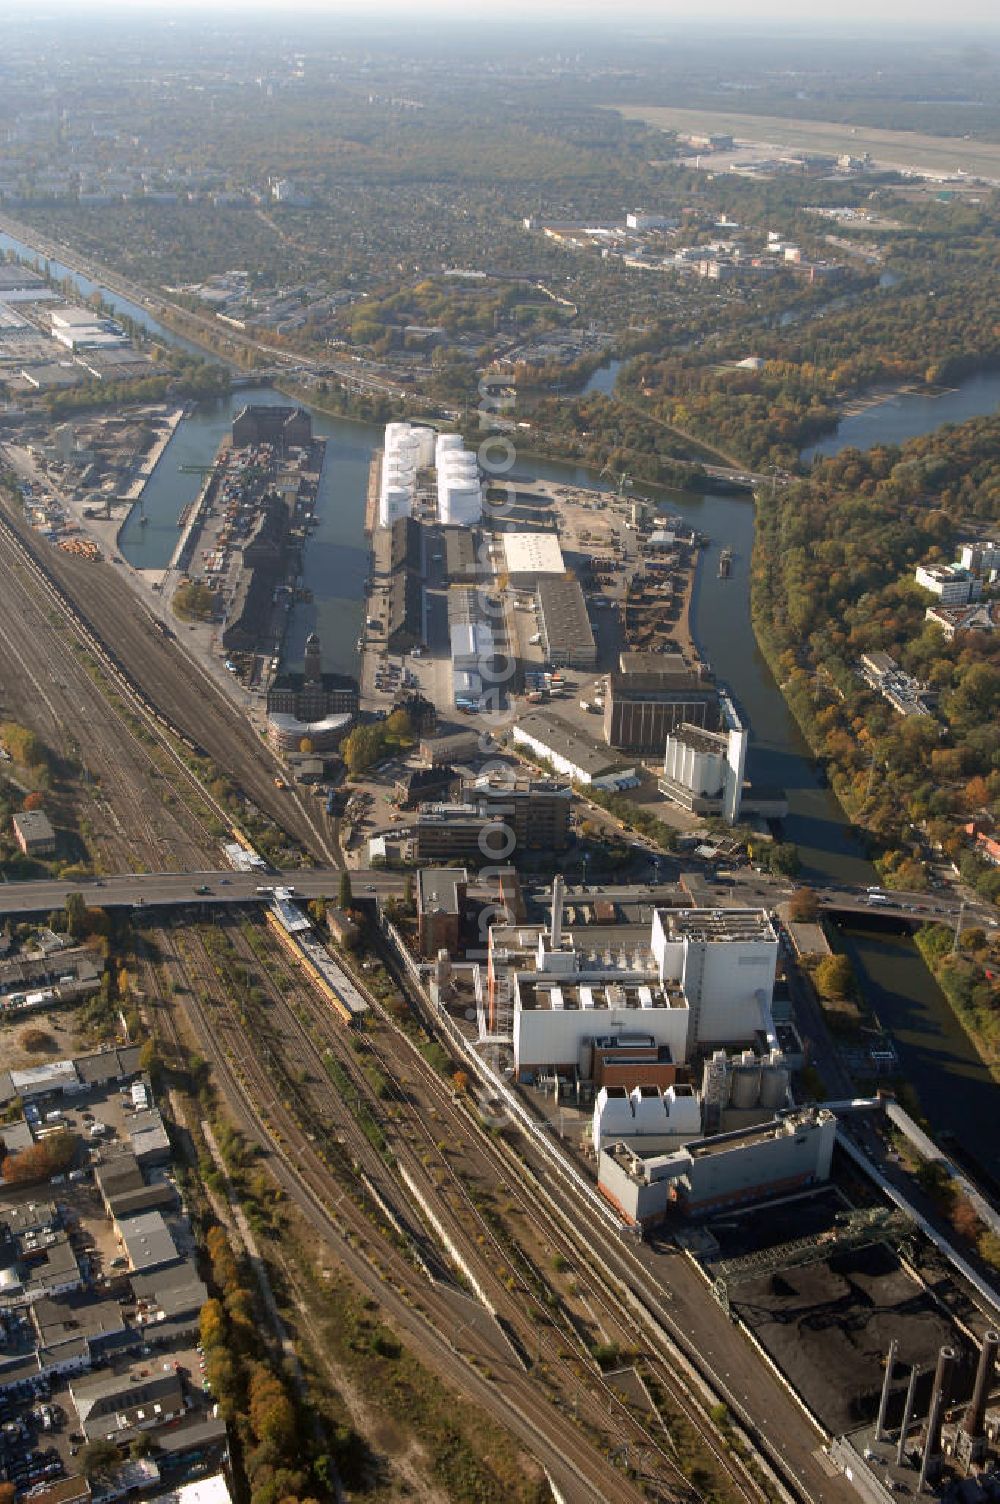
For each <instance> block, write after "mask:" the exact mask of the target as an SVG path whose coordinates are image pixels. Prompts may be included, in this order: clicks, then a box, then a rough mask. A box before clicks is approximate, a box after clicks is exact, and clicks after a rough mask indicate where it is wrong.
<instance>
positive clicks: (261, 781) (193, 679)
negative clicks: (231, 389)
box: [0, 499, 332, 860]
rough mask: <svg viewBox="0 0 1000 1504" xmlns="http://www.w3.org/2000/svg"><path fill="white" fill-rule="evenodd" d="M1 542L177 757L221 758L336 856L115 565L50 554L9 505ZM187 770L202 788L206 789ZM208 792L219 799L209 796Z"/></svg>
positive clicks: (311, 848) (1, 509)
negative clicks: (184, 753)
mask: <svg viewBox="0 0 1000 1504" xmlns="http://www.w3.org/2000/svg"><path fill="white" fill-rule="evenodd" d="M0 535H2V536H3V537H4V539H5V540H6V542H7V545H8V547H9V549H10V550H11V557H13V556H15V555H16V556H19V562H20V563H21V564H22V565H23V566H24V568H25V569H27V570H28V571H29V572H30V573H31V574H32V575H33V576H34V578H35V580H36V581H37V582H38V584H39V586H40V588H43V589H44V590H45V592H46V594H47V595H48V598H49V600H50V602H51V604H52V605H53V607H55V608H56V609H57V610H59V612H60V613H61V614H62V615H63V616H64V617H67V618H68V619H69V620H70V621H71V622H72V623H73V626H74V629H75V631H76V632H77V634H78V635H79V636H80V638H81V640H83V641H85V642H86V644H87V647H88V649H89V651H90V652H91V653H92V654H93V655H94V657H95V658H97V659H98V661H99V662H100V663H101V666H102V669H103V670H104V672H105V673H106V674H107V676H108V677H109V679H110V680H111V681H112V682H113V683H114V685H115V688H116V690H117V691H119V692H120V693H121V694H122V695H123V697H125V698H127V699H128V701H129V703H130V706H131V707H135V708H136V710H137V713H138V708H139V707H141V710H142V713H143V714H144V716H145V717H146V718H147V720H148V724H149V727H150V731H151V734H154V735H156V736H157V737H158V739H160V740H161V741H162V743H163V744H164V746H165V747H166V748H167V749H168V750H169V751H170V752H171V753H173V754H174V755H176V751H175V748H174V746H173V741H174V740H176V741H179V742H181V743H183V744H184V745H186V746H187V747H188V749H189V750H191V751H193V752H196V753H200V754H201V755H203V756H205V757H207V758H209V759H211V761H212V762H213V763H214V764H215V765H216V766H217V767H218V768H219V769H221V770H223V771H224V772H226V773H228V774H229V775H230V776H231V778H232V779H233V780H234V782H235V783H236V784H237V785H238V786H239V788H240V789H241V790H242V792H243V794H244V796H245V797H246V798H248V799H249V800H250V801H251V802H252V803H253V804H254V805H255V806H256V807H257V808H258V809H260V810H262V811H263V813H264V814H266V815H267V816H268V817H269V818H270V819H271V820H273V821H274V822H275V823H276V824H277V825H279V826H280V827H281V828H282V829H284V830H286V831H288V832H289V834H290V835H291V836H292V837H294V839H295V840H296V841H297V842H298V843H299V844H300V845H301V847H302V848H303V849H304V850H305V851H307V852H310V853H312V854H314V855H319V856H322V857H323V858H324V859H326V860H331V859H332V854H331V852H330V849H329V843H328V840H327V837H326V833H325V831H324V829H323V828H322V825H321V823H320V822H319V821H318V817H317V818H314V814H315V812H314V811H312V810H310V809H309V808H308V807H307V806H306V805H305V804H304V803H303V802H302V801H301V800H300V799H299V798H298V796H297V795H296V794H295V793H294V792H293V791H291V790H283V791H279V790H278V789H277V788H276V786H275V783H274V779H275V777H278V776H280V770H279V768H278V765H277V763H276V762H275V761H274V759H273V757H272V754H271V752H270V750H269V749H268V748H267V747H266V746H265V745H264V744H263V743H262V742H260V741H258V739H257V737H256V736H255V735H254V732H253V728H252V727H251V726H250V723H249V721H248V720H247V719H246V717H245V716H244V715H243V714H242V712H241V711H240V710H239V709H238V708H237V707H236V706H235V705H233V704H232V703H231V702H230V701H229V700H228V699H227V698H226V696H225V695H224V694H223V693H222V691H221V690H220V689H219V688H218V687H217V686H216V685H215V683H214V682H213V680H212V679H211V678H210V677H209V675H208V674H207V673H205V671H204V670H203V669H202V668H201V666H200V664H198V663H197V662H196V661H195V660H194V659H193V658H191V657H190V656H189V655H188V654H187V653H186V652H185V651H184V650H183V648H182V647H181V646H179V645H178V643H176V642H171V641H169V640H168V639H166V638H164V636H163V635H162V633H161V632H160V631H159V629H158V628H157V626H156V625H155V621H154V618H153V617H152V616H151V614H150V613H149V611H148V610H147V609H146V607H145V606H144V605H143V603H142V602H141V600H140V599H139V597H138V596H137V595H136V594H135V592H134V591H132V590H130V589H129V588H128V586H127V585H126V584H125V583H124V581H121V580H119V579H118V577H117V575H116V574H115V573H114V572H113V571H112V570H111V569H110V568H109V567H108V566H107V565H105V564H95V563H92V562H89V561H87V560H83V559H77V558H73V557H72V556H71V555H69V554H65V553H61V552H60V551H59V550H57V549H50V548H47V547H46V546H45V545H44V544H43V543H42V542H41V541H40V540H39V539H38V538H37V535H35V534H33V533H32V531H31V529H30V528H28V526H27V524H26V523H25V522H24V521H23V520H22V519H21V518H19V517H18V516H17V514H16V511H15V510H14V507H13V506H12V505H11V504H9V503H8V502H7V501H6V500H5V499H2V505H0ZM140 685H141V686H142V687H141V688H140V687H139V686H140ZM184 766H185V771H186V772H187V773H188V775H189V777H191V778H192V779H194V781H195V783H196V784H197V785H198V787H199V789H201V784H200V782H198V780H197V779H195V777H194V775H193V774H192V773H191V770H190V769H188V768H186V765H184ZM202 793H203V795H204V796H205V797H206V798H207V799H209V796H208V795H207V794H206V793H205V791H204V790H203V789H202ZM209 802H211V800H210V799H209ZM221 814H222V817H223V819H224V822H225V823H228V822H229V819H230V817H229V815H228V814H227V813H226V812H225V811H221Z"/></svg>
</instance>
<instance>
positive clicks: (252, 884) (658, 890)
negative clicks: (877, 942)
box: [0, 867, 998, 929]
mask: <svg viewBox="0 0 1000 1504" xmlns="http://www.w3.org/2000/svg"><path fill="white" fill-rule="evenodd" d="M341 871H342V869H341V868H340V867H296V868H295V869H294V870H293V871H289V872H268V871H256V872H235V871H233V870H232V868H228V867H227V868H223V869H221V870H218V869H211V870H205V871H199V872H128V873H120V874H116V875H114V876H111V875H109V876H106V877H90V878H82V879H81V878H77V879H75V880H74V881H68V880H66V879H65V878H39V879H35V880H32V881H28V882H5V883H0V919H3V918H6V917H16V916H18V915H27V914H47V913H51V911H52V910H53V909H61V908H63V907H64V906H65V903H66V895H67V894H68V893H82V894H83V896H84V898H85V899H86V901H87V903H88V904H89V905H90V906H91V907H93V908H104V909H118V908H143V907H148V908H184V907H188V906H192V905H193V906H197V907H201V908H211V907H213V906H216V905H218V904H242V903H263V902H267V901H268V900H269V899H270V894H271V889H272V888H274V887H289V888H293V889H294V891H295V893H296V895H297V896H298V897H301V898H303V899H306V900H308V899H310V898H336V896H337V893H338V891H339V888H340V876H341ZM350 876H351V886H352V891H353V894H354V897H355V898H379V899H385V898H390V897H399V896H400V895H401V894H402V892H403V889H404V887H405V884H406V877H407V874H406V873H404V872H387V871H384V870H376V869H369V868H364V867H358V868H352V869H350ZM752 881H753V882H754V885H755V886H754V887H753V889H752V890H750V888H749V881H748V882H747V883H746V884H743V883H737V884H735V885H734V886H733V887H731V888H728V889H726V890H725V892H724V893H717V892H716V891H715V890H714V889H713V890H712V891H710V892H706V893H705V894H704V896H701V897H699V899H698V902H699V903H700V905H701V906H703V907H718V908H732V907H738V908H746V907H749V908H760V907H762V906H763V907H766V908H775V907H776V906H777V904H778V903H779V902H780V901H781V900H782V899H783V898H786V897H787V896H788V894H789V892H790V889H789V888H788V887H787V886H786V885H784V884H782V885H781V886H780V887H777V886H772V887H771V890H770V891H767V889H766V888H765V887H764V885H763V884H761V883H760V881H759V879H757V878H753V879H752ZM744 886H746V887H747V889H748V891H746V892H741V891H740V889H741V887H744ZM574 891H576V892H577V893H578V894H579V895H580V897H582V896H583V894H584V893H590V894H593V895H599V896H600V897H602V898H609V899H611V901H612V902H614V901H616V900H617V901H619V902H623V903H624V902H628V901H629V900H630V899H633V900H634V899H637V898H645V899H647V900H649V901H651V902H653V903H661V904H663V905H664V906H666V907H676V905H677V887H676V885H675V884H673V883H654V884H648V885H647V884H643V883H625V884H621V885H618V884H614V883H611V884H604V883H591V884H589V885H588V886H587V887H585V888H584V887H580V888H579V889H575V890H574V888H573V887H570V888H569V889H567V894H568V895H571V894H573V892H574ZM814 891H815V892H816V897H817V900H818V902H819V906H820V910H821V912H822V913H827V914H830V915H831V917H833V916H835V915H846V916H855V917H861V916H865V917H867V918H871V917H872V916H873V915H877V916H879V917H883V918H886V919H894V920H902V921H904V922H908V923H910V924H913V925H917V924H947V925H954V924H955V922H956V920H957V919H958V917H959V914H960V913H961V914H962V916H963V922H964V923H966V924H967V925H971V924H980V925H984V926H985V927H987V928H991V929H995V928H997V926H998V921H997V919H996V917H995V911H994V910H991V909H990V908H989V907H988V906H987V905H985V904H971V903H967V904H965V905H964V906H963V905H962V903H961V901H960V900H959V899H957V898H955V897H953V896H951V895H950V894H947V895H941V896H938V895H930V894H927V893H887V892H886V893H884V898H885V901H884V902H883V901H881V900H880V901H878V902H877V903H876V902H873V899H872V894H871V893H869V892H868V891H867V889H861V888H819V889H815V890H814ZM531 896H532V898H533V899H534V900H535V901H536V902H538V903H540V904H541V905H542V906H543V907H544V905H545V901H546V890H544V889H537V888H536V889H534V891H532V893H531Z"/></svg>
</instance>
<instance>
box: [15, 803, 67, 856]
mask: <svg viewBox="0 0 1000 1504" xmlns="http://www.w3.org/2000/svg"><path fill="white" fill-rule="evenodd" d="M11 824H12V825H13V827H14V839H15V841H16V842H17V844H18V846H19V847H20V849H21V851H22V852H23V853H24V855H25V856H52V854H53V852H54V851H55V849H56V833H55V831H54V830H53V829H52V822H51V821H50V820H49V817H48V815H47V814H46V813H45V811H44V810H40V809H25V810H21V812H20V814H17V815H14V817H13V819H12V821H11Z"/></svg>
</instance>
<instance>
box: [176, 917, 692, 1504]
mask: <svg viewBox="0 0 1000 1504" xmlns="http://www.w3.org/2000/svg"><path fill="white" fill-rule="evenodd" d="M199 946H200V942H198V944H197V945H196V946H193V947H191V954H190V955H184V954H181V953H178V950H177V948H176V937H171V941H170V944H169V946H168V951H169V952H170V964H171V966H172V967H173V968H175V969H176V970H177V972H178V974H180V975H183V976H185V977H186V979H187V983H188V988H189V995H188V998H187V1000H186V1004H185V1006H186V1008H187V1013H188V1017H189V1020H190V1022H191V1023H192V1026H193V1028H194V1031H195V1033H196V1034H197V1037H198V1041H199V1047H200V1048H201V1049H203V1050H204V1052H205V1054H206V1057H207V1058H208V1059H209V1061H210V1062H211V1064H212V1065H213V1067H214V1070H215V1073H216V1076H217V1078H218V1081H219V1083H220V1086H221V1088H222V1090H223V1091H224V1093H225V1095H226V1096H227V1098H228V1099H229V1101H230V1103H231V1105H233V1106H234V1108H235V1109H236V1115H237V1116H238V1118H239V1119H240V1126H241V1127H243V1128H245V1129H246V1130H247V1131H248V1132H249V1134H250V1135H251V1136H252V1137H253V1138H255V1139H256V1140H257V1141H259V1142H261V1143H262V1145H263V1147H264V1148H265V1151H266V1152H267V1154H268V1158H269V1161H270V1165H271V1169H272V1171H273V1173H274V1174H275V1176H276V1178H277V1180H278V1182H279V1184H281V1186H282V1188H283V1189H284V1190H285V1192H286V1193H287V1194H288V1195H289V1197H290V1199H291V1200H292V1201H293V1202H294V1204H295V1205H296V1206H297V1207H298V1208H299V1209H300V1210H301V1211H302V1212H303V1214H304V1215H305V1216H306V1217H307V1218H308V1220H309V1221H311V1222H312V1224H313V1225H314V1227H315V1228H316V1230H317V1231H318V1232H320V1233H322V1235H323V1236H324V1237H325V1238H326V1239H327V1240H328V1241H330V1242H331V1243H332V1244H333V1247H334V1249H335V1251H336V1255H337V1257H338V1258H339V1259H340V1260H341V1262H343V1263H344V1264H345V1266H346V1267H347V1268H348V1270H349V1271H350V1273H351V1274H352V1275H354V1277H355V1278H356V1279H358V1280H359V1281H360V1282H361V1283H362V1284H363V1285H364V1286H366V1287H367V1288H368V1289H369V1290H371V1291H372V1292H373V1293H374V1294H375V1295H376V1296H377V1298H378V1299H379V1301H380V1303H381V1304H382V1305H383V1306H384V1307H385V1308H386V1309H387V1311H389V1313H390V1314H391V1315H392V1317H393V1318H394V1320H396V1322H397V1323H398V1324H399V1326H400V1327H401V1328H402V1329H403V1330H404V1331H406V1332H408V1333H409V1334H410V1335H411V1336H412V1337H413V1339H414V1341H415V1345H416V1347H417V1349H418V1351H419V1352H420V1353H421V1355H422V1356H425V1357H429V1358H430V1359H432V1360H433V1362H434V1365H435V1367H437V1368H438V1369H439V1371H440V1372H442V1373H443V1374H444V1376H445V1377H446V1379H448V1381H449V1382H451V1383H453V1384H454V1385H455V1386H456V1387H457V1388H458V1389H459V1391H460V1392H461V1393H463V1395H465V1397H466V1398H467V1399H469V1398H472V1399H475V1401H476V1402H477V1403H481V1404H482V1405H483V1407H484V1408H485V1409H487V1410H488V1411H489V1412H490V1413H493V1414H495V1415H496V1416H497V1418H498V1420H500V1421H501V1423H502V1424H504V1425H506V1426H507V1428H508V1429H509V1430H511V1431H513V1432H514V1434H516V1435H517V1436H518V1437H519V1439H521V1440H522V1441H523V1442H524V1443H525V1444H526V1445H528V1446H529V1447H530V1449H531V1450H532V1451H533V1452H534V1453H535V1455H536V1456H538V1457H539V1459H540V1460H541V1461H542V1462H543V1463H544V1465H545V1466H546V1467H547V1468H548V1470H549V1471H550V1473H552V1475H553V1476H554V1477H555V1478H557V1479H558V1480H561V1482H560V1486H561V1487H562V1488H564V1489H566V1490H567V1494H566V1496H567V1497H568V1498H572V1499H574V1500H580V1501H581V1504H584V1501H591V1500H592V1501H594V1504H597V1501H607V1504H619V1501H621V1504H633V1501H635V1500H637V1499H639V1498H641V1497H645V1498H647V1499H648V1498H649V1497H650V1495H649V1493H648V1492H647V1493H644V1494H641V1493H640V1492H639V1491H638V1489H637V1488H636V1486H635V1485H634V1484H633V1483H632V1481H631V1480H630V1479H629V1478H627V1477H624V1476H623V1475H622V1474H621V1473H620V1472H618V1471H617V1470H616V1469H615V1468H614V1467H613V1466H612V1465H611V1464H610V1463H609V1462H606V1461H605V1460H604V1459H603V1458H602V1457H600V1455H599V1454H598V1453H597V1452H595V1451H593V1450H592V1449H591V1448H588V1447H587V1446H586V1444H585V1442H584V1436H583V1433H581V1431H580V1429H579V1427H578V1425H577V1424H576V1422H575V1420H574V1419H573V1418H571V1417H570V1416H569V1415H564V1414H562V1413H561V1412H560V1411H559V1410H557V1409H555V1408H554V1407H552V1406H550V1405H540V1403H539V1390H538V1386H537V1384H536V1383H535V1382H533V1381H532V1380H531V1378H530V1376H529V1375H526V1374H525V1373H524V1372H523V1371H522V1369H521V1368H520V1366H519V1365H518V1364H517V1363H516V1361H515V1360H514V1359H513V1357H512V1356H511V1355H510V1353H509V1350H508V1349H507V1348H506V1346H505V1344H503V1342H502V1341H499V1340H497V1338H496V1337H495V1336H490V1335H489V1332H490V1329H489V1325H488V1324H485V1325H484V1324H480V1323H477V1322H476V1321H475V1320H473V1319H472V1315H473V1312H474V1310H475V1307H474V1306H473V1305H472V1303H470V1301H469V1299H468V1297H467V1296H465V1295H464V1294H462V1293H461V1292H459V1291H458V1290H457V1289H454V1288H453V1287H449V1286H445V1285H440V1284H437V1283H432V1282H431V1281H430V1280H428V1279H427V1277H426V1275H424V1274H423V1273H422V1272H420V1271H418V1270H417V1269H416V1268H415V1266H414V1265H413V1264H412V1263H411V1262H410V1261H409V1260H408V1259H407V1258H406V1257H405V1255H404V1254H403V1253H401V1252H400V1251H399V1250H398V1248H396V1246H395V1245H394V1244H393V1243H392V1242H390V1241H388V1240H384V1239H380V1240H378V1242H377V1244H376V1245H374V1247H373V1244H372V1238H371V1222H370V1220H369V1218H368V1216H367V1214H366V1213H365V1212H364V1211H363V1210H362V1209H361V1208H359V1207H358V1206H356V1205H355V1203H354V1202H353V1200H352V1199H351V1197H350V1196H349V1195H347V1193H346V1191H344V1190H342V1189H341V1186H340V1184H339V1183H338V1181H337V1180H336V1179H335V1178H334V1177H333V1176H332V1174H331V1171H330V1168H329V1166H328V1165H327V1164H326V1163H325V1161H324V1160H323V1159H322V1157H321V1155H320V1153H319V1148H318V1135H317V1134H315V1133H313V1134H310V1133H307V1132H306V1131H304V1130H303V1128H302V1127H301V1125H300V1124H299V1123H298V1121H297V1119H296V1117H295V1115H294V1113H293V1112H292V1111H291V1110H290V1108H289V1107H288V1105H287V1103H286V1102H285V1101H284V1096H283V1093H282V1092H279V1091H278V1090H276V1089H275V1084H274V1082H273V1081H272V1080H271V1079H270V1078H269V1076H268V1071H267V1067H266V1066H265V1065H263V1064H262V1062H261V1060H260V1058H259V1055H258V1052H257V1050H256V1049H255V1048H254V1047H253V1045H252V1043H251V1042H250V1041H249V1039H248V1034H247V1030H246V1028H245V1027H244V1026H243V1025H242V1024H240V1022H239V1020H234V1021H233V1022H232V1023H231V1024H223V1025H222V1026H221V1027H220V1020H221V1018H222V1016H223V1011H224V1010H225V1009H226V1007H227V1004H228V997H227V990H226V988H225V986H224V985H223V983H222V982H221V981H220V980H219V978H218V975H217V974H215V976H214V980H213V966H212V961H211V958H210V957H205V956H204V954H203V956H202V958H201V960H199V958H198V956H197V950H198V948H199ZM199 993H204V994H207V995H208V996H209V997H210V998H211V999H212V1002H211V1003H210V1005H209V1006H210V1009H211V1011H210V1012H206V1011H205V1006H204V1004H203V1002H202V1001H201V998H200V997H199V996H198V994H199ZM251 1101H252V1102H253V1103H254V1104H255V1105H254V1106H253V1107H251V1105H250V1103H251ZM332 1198H336V1199H335V1200H334V1207H333V1212H331V1206H330V1203H331V1199H332ZM376 1250H377V1251H376ZM444 1333H449V1334H450V1333H455V1334H456V1338H451V1337H450V1336H446V1335H443V1334H444ZM458 1335H461V1336H462V1337H463V1338H464V1340H463V1342H462V1348H461V1350H460V1349H459V1348H458V1346H457V1336H458ZM688 1496H689V1497H690V1495H688ZM654 1497H655V1496H654ZM659 1497H661V1498H667V1497H670V1498H677V1497H679V1496H678V1494H677V1493H674V1494H671V1495H669V1496H668V1495H660V1496H659Z"/></svg>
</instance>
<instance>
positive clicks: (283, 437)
mask: <svg viewBox="0 0 1000 1504" xmlns="http://www.w3.org/2000/svg"><path fill="white" fill-rule="evenodd" d="M312 436H313V435H312V419H311V418H310V416H309V414H308V413H307V412H306V410H305V408H304V407H272V406H271V405H270V404H266V405H265V404H263V403H262V404H259V405H257V404H250V405H249V406H247V407H244V408H242V409H241V410H240V412H238V413H237V415H236V417H235V418H234V419H233V448H234V449H246V448H247V447H248V446H249V445H251V444H273V445H274V447H275V448H276V449H278V450H279V451H280V452H282V453H284V452H285V451H286V450H288V449H307V448H308V447H309V445H310V444H311V443H312Z"/></svg>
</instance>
